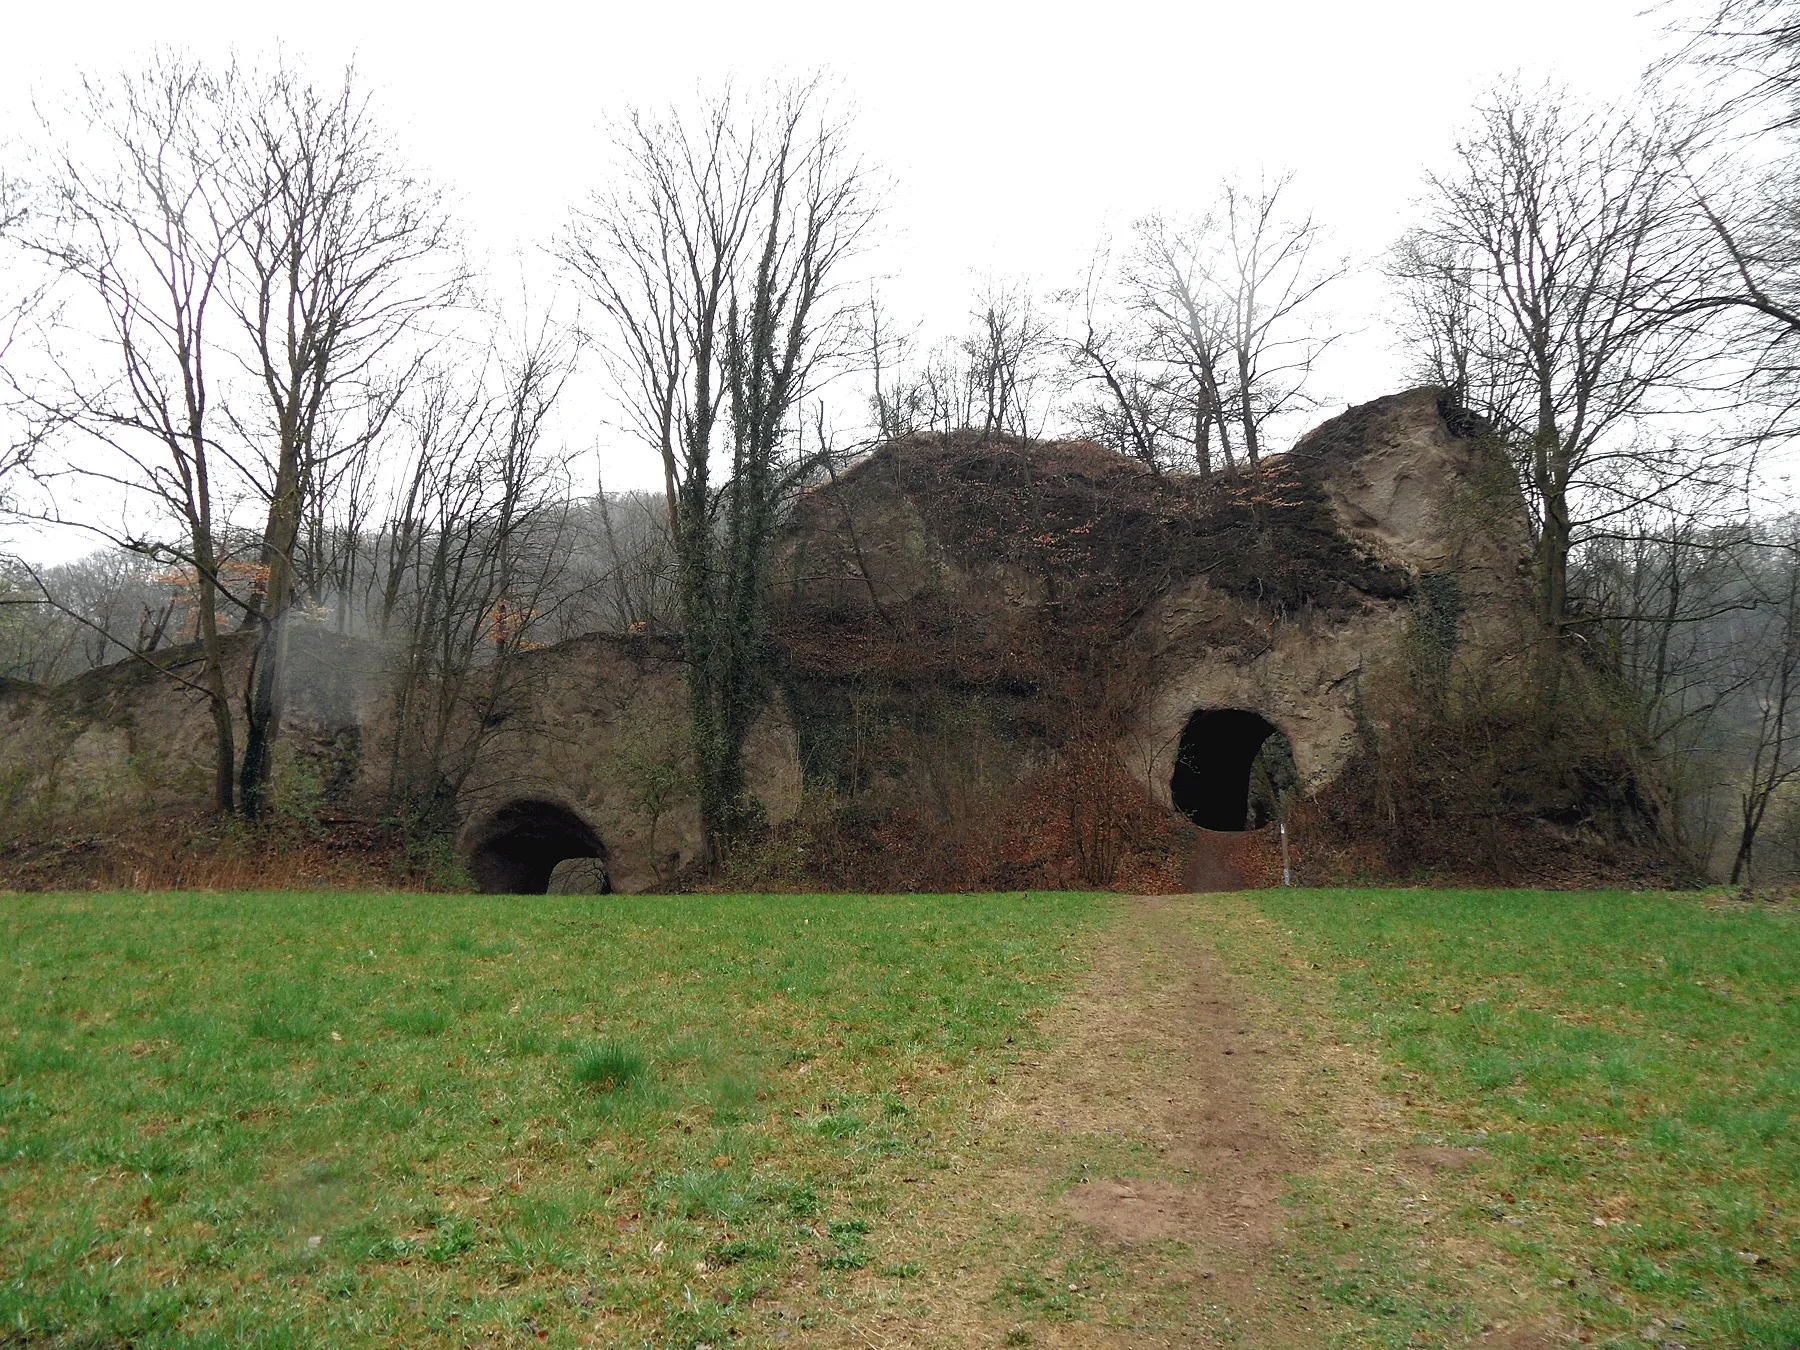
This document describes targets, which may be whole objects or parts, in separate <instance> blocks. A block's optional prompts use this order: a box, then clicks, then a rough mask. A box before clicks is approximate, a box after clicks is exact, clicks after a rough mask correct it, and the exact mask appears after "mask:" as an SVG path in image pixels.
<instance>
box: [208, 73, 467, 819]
mask: <svg viewBox="0 0 1800 1350" xmlns="http://www.w3.org/2000/svg"><path fill="white" fill-rule="evenodd" d="M233 130H234V139H233V145H232V150H233V155H232V159H231V161H230V169H231V172H232V187H233V192H234V197H235V199H236V201H237V202H238V203H240V207H239V211H240V214H241V216H242V219H243V226H242V239H243V246H242V248H241V249H240V250H238V251H237V253H236V254H235V255H234V261H235V263H236V276H235V277H234V281H235V282H236V284H235V285H234V286H233V288H232V290H231V295H232V300H233V305H234V309H235V310H236V313H237V316H238V319H239V321H240V322H241V324H242V325H243V329H244V332H245V335H246V336H247V338H248V340H249V348H250V352H251V358H250V366H251V369H252V373H253V375H254V377H255V379H256V382H257V386H258V388H259V390H260V393H261V399H260V403H261V407H260V408H259V410H258V411H257V413H255V414H253V415H251V416H250V422H249V425H247V426H246V427H245V430H246V432H247V435H246V440H247V442H248V444H249V445H250V446H251V447H252V453H254V454H255V455H256V456H257V459H258V463H257V464H255V465H254V466H253V469H252V474H251V476H252V478H253V480H254V481H255V482H256V483H257V484H258V485H259V487H260V488H261V490H262V491H263V492H264V493H266V495H267V499H268V517H267V523H266V524H265V525H264V527H263V533H262V544H261V548H260V551H259V558H258V563H259V565H260V567H261V568H263V569H266V571H265V572H264V573H263V574H262V575H261V576H259V577H258V579H257V581H258V584H257V585H256V586H254V587H253V588H252V590H251V592H250V595H249V597H248V602H249V603H248V611H249V612H248V616H247V620H246V621H247V622H249V623H254V624H255V625H257V626H258V627H259V629H260V630H261V633H262V636H263V641H262V644H261V645H260V646H259V648H258V652H257V656H256V659H255V662H254V665H253V668H252V674H251V677H250V679H251V683H250V686H249V688H248V690H247V693H246V699H245V712H246V716H245V743H244V761H243V770H242V776H241V784H240V786H241V792H242V797H243V809H244V813H245V814H246V815H248V816H249V817H251V818H252V819H255V818H257V817H258V816H260V815H261V814H262V813H263V811H264V809H265V807H266V804H267V803H266V800H265V798H266V793H267V785H268V775H269V765H270V747H271V744H272V742H273V740H274V738H275V736H276V735H277V733H278V731H279V727H280V717H281V705H280V694H281V690H280V680H279V673H280V667H281V662H280V661H279V659H278V657H277V652H276V651H275V649H274V643H275V642H276V641H278V631H279V623H280V620H281V617H282V615H283V614H284V613H285V611H286V610H287V608H288V606H289V605H290V604H291V603H292V600H293V594H294V564H295V550H296V545H297V543H298V541H299V536H300V527H301V523H302V520H303V519H304V517H305V514H306V510H307V503H308V501H309V499H312V498H316V497H317V496H319V495H320V494H321V493H322V492H323V490H324V489H325V488H326V487H327V483H326V479H327V478H328V476H329V475H330V474H331V472H332V467H333V462H334V461H345V460H353V459H355V458H357V457H359V455H360V454H361V453H362V452H363V451H364V450H366V448H367V447H368V446H369V445H371V444H372V443H373V442H374V440H375V439H376V438H377V437H378V436H379V433H380V429H381V426H382V424H383V422H384V421H385V418H386V415H387V412H388V410H389V409H391V407H392V400H393V397H394V390H395V389H396V388H397V387H399V386H397V385H395V384H393V383H390V382H389V381H388V380H387V379H385V378H384V376H385V375H386V372H385V371H384V370H383V368H382V366H383V362H384V360H385V359H387V358H389V357H390V356H392V355H393V354H394V353H395V350H396V348H397V347H398V346H399V344H400V343H401V342H402V341H403V340H404V339H405V338H406V337H407V336H409V335H410V334H412V333H414V332H415V331H416V330H417V329H418V327H419V325H420V323H421V321H422V320H423V319H424V318H425V317H426V316H427V315H429V314H431V313H433V312H434V311H437V310H441V309H443V308H445V307H447V306H449V305H450V304H452V303H454V302H455V301H456V299H457V298H458V294H459V291H460V288H461V284H462V278H461V274H460V272H459V270H458V269H457V268H456V266H455V265H454V262H453V261H446V255H447V253H448V252H449V249H450V246H451V244H452V239H451V234H450V228H449V223H448V220H447V218H446V217H445V215H444V212H443V210H442V206H441V202H440V198H439V194H438V193H437V192H436V191H435V190H434V189H432V188H430V187H428V186H426V185H425V184H423V183H421V182H419V181H418V180H417V179H415V178H413V177H411V176H410V175H409V174H407V173H406V172H405V171H404V170H403V169H402V168H401V167H400V166H399V164H398V162H397V159H396V156H395V155H394V153H393V151H392V149H391V147H390V145H389V144H388V141H387V138H386V135H385V133H384V131H383V130H382V128H381V126H380V124H379V123H378V122H377V121H376V119H375V117H374V116H373V114H372V112H371V109H370V106H369V100H368V97H367V96H366V95H365V94H362V93H360V92H358V91H357V89H356V84H355V77H354V73H353V72H351V71H346V72H345V75H344V78H343V80H342V82H341V83H340V84H338V85H337V86H335V87H321V86H316V85H314V84H312V83H310V82H308V81H307V80H305V79H304V78H303V77H301V76H299V75H297V74H296V73H295V72H293V71H292V70H289V69H286V68H280V69H277V70H276V71H275V72H274V73H273V74H271V75H269V76H266V77H263V78H261V79H259V80H258V81H256V83H255V84H254V88H253V97H251V98H250V99H249V100H248V101H247V103H246V106H245V109H244V114H243V116H242V117H241V119H239V121H238V122H237V123H236V124H235V126H234V129H233Z"/></svg>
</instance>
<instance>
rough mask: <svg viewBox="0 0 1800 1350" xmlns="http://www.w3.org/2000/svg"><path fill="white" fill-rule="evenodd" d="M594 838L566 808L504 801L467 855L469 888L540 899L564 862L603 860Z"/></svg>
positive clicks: (573, 813)
mask: <svg viewBox="0 0 1800 1350" xmlns="http://www.w3.org/2000/svg"><path fill="white" fill-rule="evenodd" d="M605 856H606V849H605V848H604V847H603V846H602V845H601V843H600V836H599V835H597V834H595V833H594V829H593V827H592V826H591V825H589V824H588V823H587V822H586V821H585V820H583V819H582V818H581V817H580V816H578V815H576V814H575V812H573V811H571V810H569V808H568V807H566V806H559V805H558V804H557V803H555V802H545V801H530V800H527V801H516V802H509V803H508V804H507V805H505V806H503V807H501V808H500V809H499V810H498V811H496V812H494V814H493V815H491V816H490V817H488V821H487V824H486V825H485V826H484V827H483V829H482V830H481V832H480V834H479V835H478V836H476V842H475V845H474V847H473V848H471V849H470V850H469V853H468V868H469V873H470V875H471V876H473V877H474V878H475V884H476V885H477V886H479V887H480V888H481V889H482V890H483V891H485V892H487V893H488V894H491V895H543V894H544V893H545V892H546V891H548V890H549V889H550V873H551V872H552V871H554V870H555V868H556V865H557V864H558V863H559V862H562V861H563V860H564V859H566V858H604V857H605Z"/></svg>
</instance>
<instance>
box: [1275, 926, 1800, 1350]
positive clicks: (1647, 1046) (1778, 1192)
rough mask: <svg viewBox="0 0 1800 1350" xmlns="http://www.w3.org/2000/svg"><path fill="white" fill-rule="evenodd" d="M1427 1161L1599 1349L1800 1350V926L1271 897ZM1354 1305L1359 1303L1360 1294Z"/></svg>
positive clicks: (1458, 1215) (1472, 1222)
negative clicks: (1332, 991) (1439, 1156)
mask: <svg viewBox="0 0 1800 1350" xmlns="http://www.w3.org/2000/svg"><path fill="white" fill-rule="evenodd" d="M1255 900H1256V903H1257V904H1258V905H1259V907H1260V908H1261V909H1262V910H1263V911H1264V912H1265V913H1267V914H1269V915H1271V916H1273V917H1275V918H1277V919H1279V920H1281V921H1283V922H1284V923H1285V924H1286V925H1287V926H1288V928H1289V929H1290V930H1292V932H1293V933H1294V934H1295V936H1296V937H1297V938H1298V940H1299V942H1300V944H1301V946H1302V948H1303V949H1304V950H1305V951H1306V952H1307V953H1308V954H1309V956H1310V957H1311V959H1312V960H1313V961H1315V962H1317V963H1318V964H1319V965H1320V966H1321V967H1322V968H1323V969H1324V970H1326V971H1327V972H1330V973H1331V974H1334V975H1335V976H1336V987H1337V990H1338V1000H1337V1013H1338V1015H1339V1016H1340V1017H1341V1018H1342V1019H1343V1020H1344V1021H1345V1022H1346V1023H1347V1024H1350V1025H1353V1026H1356V1027H1358V1028H1360V1029H1361V1030H1362V1031H1363V1032H1364V1034H1367V1035H1370V1036H1372V1037H1373V1038H1374V1039H1375V1041H1376V1042H1377V1043H1378V1044H1379V1045H1380V1047H1381V1049H1382V1052H1383V1055H1384V1059H1385V1060H1386V1062H1387V1063H1388V1064H1389V1065H1390V1066H1391V1070H1392V1072H1391V1076H1390V1080H1389V1081H1390V1087H1391V1090H1392V1092H1393V1093H1394V1094H1395V1095H1399V1096H1403V1097H1404V1098H1405V1099H1406V1100H1407V1101H1408V1102H1409V1104H1410V1105H1412V1106H1413V1107H1414V1108H1415V1115H1416V1123H1417V1124H1418V1126H1419V1127H1420V1129H1421V1130H1422V1131H1423V1132H1424V1134H1422V1136H1421V1137H1429V1138H1431V1139H1432V1140H1433V1141H1436V1142H1442V1143H1444V1144H1446V1145H1450V1146H1465V1147H1474V1148H1478V1149H1480V1150H1481V1154H1482V1157H1481V1160H1480V1162H1479V1164H1478V1165H1477V1166H1475V1167H1472V1168H1471V1169H1470V1170H1469V1172H1468V1173H1467V1175H1466V1176H1463V1177H1460V1178H1458V1180H1457V1181H1456V1182H1455V1183H1453V1184H1452V1185H1451V1186H1450V1188H1449V1189H1450V1190H1451V1192H1452V1200H1453V1203H1454V1205H1455V1209H1454V1212H1453V1213H1452V1214H1451V1215H1450V1216H1448V1217H1449V1223H1450V1226H1451V1227H1452V1228H1453V1229H1460V1230H1461V1231H1462V1232H1463V1233H1466V1234H1469V1235H1470V1236H1473V1237H1478V1238H1480V1239H1483V1240H1485V1241H1488V1242H1491V1243H1493V1244H1494V1245H1496V1246H1498V1247H1499V1248H1501V1249H1502V1250H1503V1251H1505V1252H1507V1253H1509V1254H1510V1255H1511V1256H1512V1257H1514V1258H1515V1259H1516V1261H1517V1262H1518V1265H1519V1267H1520V1268H1521V1269H1522V1270H1523V1271H1524V1272H1527V1273H1529V1275H1530V1276H1531V1277H1532V1278H1534V1279H1535V1280H1536V1281H1538V1282H1539V1283H1540V1284H1541V1286H1542V1287H1543V1288H1544V1289H1545V1290H1546V1291H1548V1292H1549V1293H1550V1294H1551V1295H1552V1296H1553V1298H1554V1300H1555V1301H1556V1303H1557V1304H1558V1305H1560V1306H1561V1308H1562V1309H1563V1310H1564V1311H1565V1312H1566V1313H1567V1314H1568V1315H1569V1316H1570V1318H1571V1319H1572V1320H1574V1321H1576V1322H1578V1323H1579V1324H1580V1325H1581V1326H1583V1327H1584V1328H1588V1329H1591V1330H1592V1331H1593V1333H1594V1334H1595V1335H1597V1336H1599V1337H1601V1338H1602V1339H1604V1338H1605V1337H1607V1336H1616V1337H1619V1338H1622V1339H1621V1343H1633V1344H1641V1343H1642V1340H1641V1334H1642V1332H1643V1331H1644V1330H1646V1329H1651V1330H1653V1331H1654V1332H1655V1334H1654V1335H1653V1336H1652V1338H1651V1339H1652V1340H1653V1341H1654V1340H1657V1339H1662V1340H1666V1341H1669V1342H1672V1343H1683V1344H1691V1345H1695V1346H1699V1345H1709V1346H1715V1345H1716V1346H1733V1347H1748V1346H1755V1347H1768V1348H1769V1350H1777V1348H1778V1347H1794V1346H1800V1246H1797V1240H1800V916H1797V915H1796V914H1795V912H1794V911H1792V910H1782V911H1771V910H1761V911H1751V910H1745V909H1741V908H1721V907H1719V906H1717V905H1713V906H1709V905H1707V904H1704V903H1702V902H1701V901H1700V900H1698V899H1696V898H1692V897H1658V896H1640V895H1627V894H1601V895H1569V894H1543V893H1539V894H1532V893H1505V892H1502V893H1482V892H1471V893H1456V892H1422V891H1387V892H1381V891H1360V892H1286V893H1283V892H1262V893H1259V894H1258V895H1257V896H1256V897H1255ZM1345 1293H1346V1296H1347V1297H1355V1291H1354V1290H1353V1289H1351V1290H1346V1291H1345Z"/></svg>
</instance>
